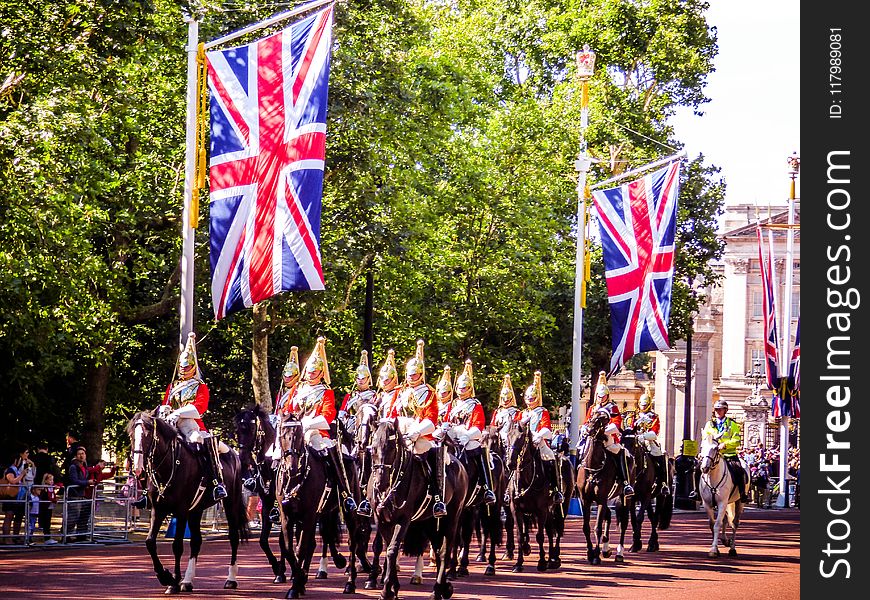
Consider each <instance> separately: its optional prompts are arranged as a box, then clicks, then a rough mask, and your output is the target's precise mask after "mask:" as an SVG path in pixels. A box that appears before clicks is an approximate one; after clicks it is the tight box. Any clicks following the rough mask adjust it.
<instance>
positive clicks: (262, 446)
mask: <svg viewBox="0 0 870 600" xmlns="http://www.w3.org/2000/svg"><path fill="white" fill-rule="evenodd" d="M233 425H234V431H235V437H236V442H237V443H238V445H239V458H240V460H241V463H242V472H247V471H249V470H250V468H251V466H252V465H253V464H254V463H256V462H258V461H259V459H260V458H261V456H260V455H261V454H263V452H264V451H265V450H267V449H268V448H269V446H271V445H272V444H273V443H274V442H275V428H274V427H273V426H272V423H271V422H270V421H269V415H268V413H267V412H266V411H265V410H264V409H263V407H262V406H260V405H259V404H254V405H253V406H250V407H248V408H245V409H242V410H241V411H239V412H238V413H236V416H235V417H233Z"/></svg>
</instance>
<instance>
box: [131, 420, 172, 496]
mask: <svg viewBox="0 0 870 600" xmlns="http://www.w3.org/2000/svg"><path fill="white" fill-rule="evenodd" d="M151 424H152V425H153V427H152V430H151V432H150V434H151V445H150V446H149V448H148V455H147V456H146V457H145V460H144V463H145V464H144V465H143V466H144V467H145V476H146V477H147V478H148V481H150V482H151V484H152V485H153V486H154V487H155V488H156V489H157V500H160V499H161V498H163V496H164V495H165V494H166V490H167V489H169V486H170V485H171V484H172V480H173V479H174V478H175V469H176V467H177V466H178V463H179V460H178V456H177V455H176V453H177V450H178V438H177V437H173V438H172V441H171V442H169V452H167V453H166V454H164V455H163V459H162V460H161V461H160V463H159V464H158V465H157V466H154V456H155V453H156V452H157V443H158V436H157V417H151ZM137 427H141V428H142V430H143V433H144V431H145V422H144V419H143V418H142V417H140V418H139V421H138V422H137V423H136V425H134V426H133V431H135V430H136V428H137ZM143 437H144V436H143ZM132 454H142V455H143V456H145V453H144V451H143V450H142V449H136V448H134V449H133V451H132ZM170 454H171V455H172V470H171V471H170V473H169V479H168V480H167V481H166V483H160V481H158V479H157V471H158V470H159V469H160V467H162V466H163V463H164V462H166V459H167V458H168V457H169V456H170Z"/></svg>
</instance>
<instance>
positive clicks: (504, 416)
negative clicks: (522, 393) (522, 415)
mask: <svg viewBox="0 0 870 600" xmlns="http://www.w3.org/2000/svg"><path fill="white" fill-rule="evenodd" d="M517 413H519V409H518V408H517V397H516V394H514V386H513V384H511V376H510V375H505V376H504V380H503V381H502V384H501V391H500V392H499V394H498V408H497V409H496V411H495V412H494V413H492V420H491V421H490V422H489V425H490V427H495V428H496V429H497V430H498V434H499V436H500V437H501V441H502V444H503V445H504V447H507V434H508V431H509V429H510V426H511V423H513V422H514V421H516V420H517V419H518V418H519V417H518V416H517Z"/></svg>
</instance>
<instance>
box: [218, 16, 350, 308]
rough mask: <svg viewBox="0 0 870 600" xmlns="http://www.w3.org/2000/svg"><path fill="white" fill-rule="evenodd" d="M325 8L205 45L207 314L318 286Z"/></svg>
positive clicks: (327, 42) (328, 33)
mask: <svg viewBox="0 0 870 600" xmlns="http://www.w3.org/2000/svg"><path fill="white" fill-rule="evenodd" d="M332 21H333V7H332V5H330V6H329V7H327V8H326V9H324V10H322V11H319V12H317V13H315V14H313V15H311V16H309V17H307V18H305V19H303V20H301V21H299V22H297V23H295V24H294V25H292V26H291V27H289V28H287V29H285V30H283V31H281V32H279V33H276V34H274V35H272V36H270V37H267V38H264V39H261V40H258V41H256V42H254V43H251V44H248V45H246V46H241V47H237V48H228V49H223V50H216V51H212V52H208V53H207V57H208V83H209V90H210V92H211V109H210V110H211V160H210V163H209V167H210V169H209V174H210V187H211V189H210V195H211V200H210V202H211V203H210V224H209V230H210V239H211V253H210V258H211V271H212V300H213V303H214V310H215V318H217V319H221V318H223V317H225V316H226V315H227V314H229V313H231V312H234V311H236V310H239V309H241V308H243V307H250V306H253V305H254V304H256V303H257V302H260V301H261V300H265V299H266V298H269V297H271V296H273V295H275V294H278V293H280V292H282V291H285V290H322V289H324V279H323V269H322V266H321V259H320V212H321V200H322V192H323V166H324V159H325V149H326V101H327V86H328V81H329V59H330V49H331V46H332Z"/></svg>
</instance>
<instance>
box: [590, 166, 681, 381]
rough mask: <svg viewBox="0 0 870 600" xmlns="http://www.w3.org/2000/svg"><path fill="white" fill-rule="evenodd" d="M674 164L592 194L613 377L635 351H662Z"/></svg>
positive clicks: (670, 273) (676, 177)
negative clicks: (610, 345) (603, 279)
mask: <svg viewBox="0 0 870 600" xmlns="http://www.w3.org/2000/svg"><path fill="white" fill-rule="evenodd" d="M679 183H680V162H679V161H676V162H672V163H670V164H669V165H667V166H666V167H663V168H661V169H659V170H658V171H655V172H653V173H651V174H649V175H646V176H645V177H642V178H641V179H638V180H635V181H632V182H630V183H627V184H624V185H621V186H619V187H615V188H610V189H606V190H599V191H595V192H593V197H594V199H595V206H596V208H597V210H598V226H599V229H600V232H601V245H602V248H603V250H604V273H605V277H606V278H607V296H608V301H609V303H610V325H611V335H612V338H613V356H612V358H611V359H610V373H611V374H613V373H615V372H616V371H617V370H618V369H619V367H621V366H622V365H624V364H625V363H626V362H627V361H628V359H629V358H631V357H632V356H633V355H634V354H637V353H639V352H647V351H649V350H667V349H668V348H670V343H669V342H668V320H669V318H670V313H671V290H672V287H673V279H674V237H675V235H676V230H677V196H678V193H679Z"/></svg>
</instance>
